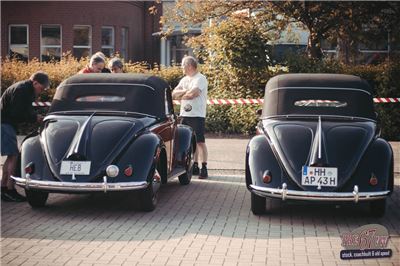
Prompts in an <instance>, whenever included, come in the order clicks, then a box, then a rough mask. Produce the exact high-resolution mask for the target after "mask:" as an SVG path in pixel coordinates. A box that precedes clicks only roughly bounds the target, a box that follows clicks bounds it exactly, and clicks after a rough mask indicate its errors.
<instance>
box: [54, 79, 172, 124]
mask: <svg viewBox="0 0 400 266" xmlns="http://www.w3.org/2000/svg"><path fill="white" fill-rule="evenodd" d="M168 89H169V85H168V83H167V82H166V81H165V80H163V79H161V78H159V77H155V76H149V75H143V74H107V73H99V74H77V75H74V76H72V77H70V78H68V79H66V80H64V81H63V82H62V83H61V84H60V85H59V86H58V87H57V90H56V93H55V95H54V98H53V102H52V105H51V107H50V110H49V112H50V113H53V112H60V111H61V112H62V111H71V110H111V111H125V112H140V113H145V114H149V115H153V116H156V117H160V118H163V117H165V115H166V107H165V104H166V99H165V97H166V90H168Z"/></svg>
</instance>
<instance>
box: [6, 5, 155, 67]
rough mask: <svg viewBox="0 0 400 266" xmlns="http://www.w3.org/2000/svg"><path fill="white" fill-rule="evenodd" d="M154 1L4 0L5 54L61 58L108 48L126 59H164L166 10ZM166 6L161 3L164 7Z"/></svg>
mask: <svg viewBox="0 0 400 266" xmlns="http://www.w3.org/2000/svg"><path fill="white" fill-rule="evenodd" d="M152 5H154V2H152V1H108V2H97V1H69V2H64V1H42V2H36V1H35V2H28V1H1V56H2V57H3V58H4V57H6V56H9V55H14V56H17V57H20V58H21V59H23V60H28V59H29V60H30V59H32V58H35V57H36V58H39V59H40V60H41V61H47V60H49V59H51V58H54V59H56V60H57V59H59V58H60V57H61V56H62V54H63V53H65V52H68V51H70V52H71V53H72V54H73V55H74V56H75V57H77V58H80V57H82V56H90V55H92V54H93V53H95V52H97V51H102V52H103V53H104V54H106V55H107V56H110V55H112V54H114V53H116V52H118V53H119V54H120V56H121V57H123V58H124V59H125V60H126V61H127V60H132V61H147V62H149V63H154V62H157V63H158V62H159V59H160V40H159V39H158V38H155V37H153V36H152V33H154V32H157V31H158V30H159V18H160V15H161V14H160V13H158V14H157V16H153V15H151V14H149V11H148V10H149V8H150V7H151V6H152ZM159 10H160V9H159Z"/></svg>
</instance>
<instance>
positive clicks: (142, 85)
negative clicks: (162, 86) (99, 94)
mask: <svg viewBox="0 0 400 266" xmlns="http://www.w3.org/2000/svg"><path fill="white" fill-rule="evenodd" d="M71 85H95V86H98V85H112V86H126V85H128V86H139V87H145V88H148V89H151V90H152V91H156V90H155V89H154V88H153V87H151V86H149V85H146V84H138V83H111V82H104V83H90V82H89V83H69V84H64V85H63V86H60V87H58V88H63V87H68V86H71Z"/></svg>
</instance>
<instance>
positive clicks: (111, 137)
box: [12, 74, 196, 211]
mask: <svg viewBox="0 0 400 266" xmlns="http://www.w3.org/2000/svg"><path fill="white" fill-rule="evenodd" d="M195 147H196V139H195V136H194V133H193V131H192V129H191V128H190V127H187V126H184V125H180V124H178V122H177V117H176V115H175V114H174V112H173V105H172V98H171V91H170V88H169V86H168V84H167V83H166V82H165V81H164V80H163V79H160V78H158V77H154V76H145V75H137V74H84V75H75V76H73V77H71V78H69V79H67V80H65V81H64V82H62V83H61V84H60V86H59V87H58V88H57V90H56V93H55V95H54V99H53V102H52V105H51V107H50V110H49V114H48V115H47V116H46V117H45V119H44V123H43V125H42V127H41V129H40V132H38V133H36V134H33V135H30V136H28V137H27V138H26V139H25V140H24V142H23V144H22V148H21V156H20V162H21V175H20V177H15V176H14V177H12V178H13V179H14V180H15V181H16V184H17V185H19V186H21V187H23V188H25V192H26V195H27V199H28V202H29V204H30V205H31V206H32V207H42V206H44V205H45V203H46V201H47V198H48V194H49V193H53V192H58V193H90V192H104V193H105V192H108V191H127V190H139V193H137V196H138V197H139V199H138V200H139V201H140V204H141V206H142V209H143V210H144V211H151V210H153V209H154V208H155V206H156V203H157V194H158V190H159V187H160V184H161V183H166V182H167V179H169V178H173V177H176V176H177V177H179V181H180V183H181V184H182V185H187V184H189V183H190V180H191V177H192V164H193V153H194V151H195Z"/></svg>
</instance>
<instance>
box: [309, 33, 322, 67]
mask: <svg viewBox="0 0 400 266" xmlns="http://www.w3.org/2000/svg"><path fill="white" fill-rule="evenodd" d="M307 53H308V57H309V58H311V59H317V60H321V59H322V49H321V41H320V38H318V35H317V34H316V33H315V32H314V31H313V30H311V29H310V36H308V45H307Z"/></svg>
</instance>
